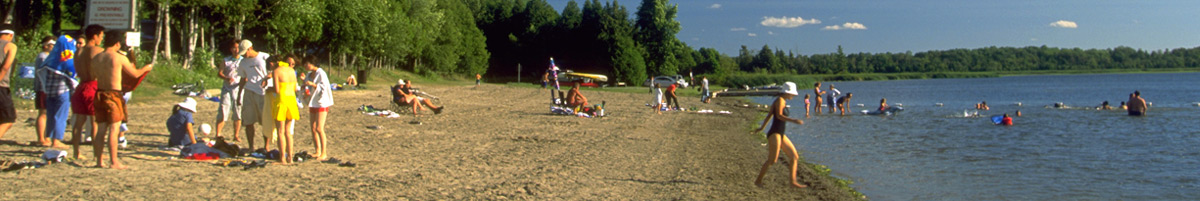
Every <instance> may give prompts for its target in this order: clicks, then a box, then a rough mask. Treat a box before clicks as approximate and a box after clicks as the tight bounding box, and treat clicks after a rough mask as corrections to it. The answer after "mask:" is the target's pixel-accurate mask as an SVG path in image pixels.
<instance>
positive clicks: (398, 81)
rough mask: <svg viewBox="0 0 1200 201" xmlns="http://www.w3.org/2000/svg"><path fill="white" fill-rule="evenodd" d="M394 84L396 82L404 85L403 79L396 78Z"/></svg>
mask: <svg viewBox="0 0 1200 201" xmlns="http://www.w3.org/2000/svg"><path fill="white" fill-rule="evenodd" d="M396 84H398V85H404V79H397V80H396Z"/></svg>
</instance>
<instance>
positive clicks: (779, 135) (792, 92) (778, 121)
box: [754, 82, 821, 188]
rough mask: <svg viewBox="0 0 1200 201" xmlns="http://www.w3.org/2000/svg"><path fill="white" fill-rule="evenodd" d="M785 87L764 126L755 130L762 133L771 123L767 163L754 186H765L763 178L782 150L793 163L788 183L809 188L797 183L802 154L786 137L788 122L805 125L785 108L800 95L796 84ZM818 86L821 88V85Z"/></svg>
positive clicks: (768, 132) (764, 120) (788, 83)
mask: <svg viewBox="0 0 1200 201" xmlns="http://www.w3.org/2000/svg"><path fill="white" fill-rule="evenodd" d="M784 85H785V87H784V88H783V93H780V94H779V96H777V97H775V103H773V104H771V110H770V112H769V113H767V117H766V118H765V119H763V123H762V126H760V127H759V128H758V129H756V130H754V132H755V133H757V132H761V131H762V130H763V129H764V128H766V127H767V122H771V130H767V161H766V162H764V163H763V165H762V169H760V170H759V171H758V179H755V180H754V185H757V186H759V187H762V186H763V181H762V179H763V176H765V175H766V174H767V169H768V168H769V167H771V165H772V164H775V161H776V160H778V158H779V151H780V150H783V151H785V152H784V153H786V154H787V155H788V157H789V159H791V161H792V162H791V163H790V164H789V165H791V167H789V169H788V170H789V171H788V172H789V173H790V174H791V179H790V180H788V181H791V183H792V186H793V187H796V188H804V187H808V186H805V185H802V184H800V183H799V182H796V168H797V166H796V165H797V164H798V162H797V161H798V160H800V154H799V153H797V152H796V147H795V145H793V144H792V141H791V140H789V139H788V137H787V135H786V134H787V132H786V129H787V123H788V122H792V123H796V124H804V121H802V120H800V119H793V118H791V117H788V110H787V109H786V108H785V107H787V100H790V99H792V98H793V97H796V95H800V93H799V92H797V91H796V83H792V82H786V83H784ZM817 86H818V87H819V86H820V85H817ZM818 94H819V93H818ZM818 97H819V95H818ZM820 107H821V106H820V105H817V108H820Z"/></svg>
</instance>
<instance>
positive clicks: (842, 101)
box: [793, 82, 885, 118]
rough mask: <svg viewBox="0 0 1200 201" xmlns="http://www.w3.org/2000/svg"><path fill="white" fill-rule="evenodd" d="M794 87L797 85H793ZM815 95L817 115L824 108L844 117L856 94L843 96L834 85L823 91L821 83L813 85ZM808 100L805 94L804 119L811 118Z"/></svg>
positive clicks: (830, 112)
mask: <svg viewBox="0 0 1200 201" xmlns="http://www.w3.org/2000/svg"><path fill="white" fill-rule="evenodd" d="M793 85H795V83H793ZM813 94H814V95H816V96H815V97H813V100H814V102H816V107H813V109H814V110H817V114H821V111H822V110H821V107H822V106H824V107H828V108H829V114H834V113H837V112H839V111H840V112H841V115H842V116H845V115H846V107H847V106H846V105H848V104H849V103H850V98H853V97H854V93H846V95H845V96H843V95H842V91H840V90H838V89H837V88H834V86H833V84H830V85H829V90H825V91H821V83H820V82H817V83H814V84H813ZM822 95H824V96H825V98H824V99H821V96H822ZM808 98H809V96H808V94H804V110H805V111H804V117H805V118H808V117H810V115H809V111H808V108H809V101H808ZM826 101H828V102H826ZM880 108H885V107H883V106H881V107H880ZM881 110H882V109H881Z"/></svg>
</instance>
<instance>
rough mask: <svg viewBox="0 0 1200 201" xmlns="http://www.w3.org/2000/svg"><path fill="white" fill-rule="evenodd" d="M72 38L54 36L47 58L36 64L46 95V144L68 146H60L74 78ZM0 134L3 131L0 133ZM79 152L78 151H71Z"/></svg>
mask: <svg viewBox="0 0 1200 201" xmlns="http://www.w3.org/2000/svg"><path fill="white" fill-rule="evenodd" d="M75 47H76V46H75V39H73V38H71V36H68V35H62V36H59V37H58V42H55V45H54V49H53V50H50V57H47V58H46V61H44V62H43V63H42V66H41V67H38V70H37V74H38V75H40V76H41V77H42V92H43V93H45V94H46V96H45V97H46V99H45V104H46V132H45V133H42V135H44V136H46V140H48V141H50V147H53V148H58V149H63V150H66V149H69V148H70V147H68V146H66V145H63V143H62V140H63V134H64V133H66V131H67V113H70V111H69V110H70V99H71V87H72V86H74V84H75V83H76V81H75V79H74V78H73V77H75ZM0 135H3V133H0ZM75 153H79V152H75Z"/></svg>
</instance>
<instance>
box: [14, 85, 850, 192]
mask: <svg viewBox="0 0 1200 201" xmlns="http://www.w3.org/2000/svg"><path fill="white" fill-rule="evenodd" d="M376 83H379V82H376ZM416 84H417V85H418V87H421V88H422V89H423V90H424V91H426V92H428V93H431V94H436V95H438V96H440V97H441V99H440V100H439V101H436V102H435V104H438V105H439V106H442V105H445V106H447V107H448V109H447V110H446V113H443V114H440V115H433V114H432V113H431V112H430V111H428V110H426V111H424V113H423V114H425V115H424V116H423V117H421V118H420V120H421V122H422V124H420V125H416V124H408V123H407V122H408V121H410V120H413V119H414V118H412V117H411V116H409V115H410V114H408V113H402V114H403V115H402V117H400V118H384V117H377V116H367V115H363V114H361V113H359V112H357V111H355V109H356V108H357V107H358V106H360V105H374V106H376V107H386V104H387V103H388V100H389V99H390V96H388V95H387V94H386V93H385V92H386V91H385V90H386V87H379V86H374V87H370V88H369V89H368V90H352V91H337V92H335V94H334V95H335V105H334V107H333V108H331V113H330V119H329V120H328V121H329V122H327V127H326V131H327V132H328V133H329V137H330V139H329V150H330V154H331V156H332V157H334V158H339V159H342V160H344V161H351V162H354V163H356V164H358V167H353V168H349V167H338V166H337V165H334V164H326V163H316V162H303V163H299V164H298V165H292V166H284V165H276V164H271V165H268V166H266V167H264V168H255V169H249V170H243V169H242V168H230V167H223V166H218V165H214V164H212V163H210V162H196V161H189V160H182V159H171V158H170V156H172V153H169V152H166V151H161V150H160V149H159V147H161V146H165V144H166V139H167V134H166V133H167V132H166V129H165V125H164V124H163V122H161V120H162V119H166V116H168V115H169V114H170V112H169V109H170V106H171V105H173V104H174V103H175V102H178V101H177V99H178V100H181V99H182V97H174V98H171V97H166V98H162V99H163V100H159V99H146V100H147V101H145V102H134V103H131V104H130V106H129V108H130V111H129V113H130V114H129V115H130V116H131V120H132V121H131V122H130V123H129V126H130V127H131V131H130V133H129V134H128V137H129V139H130V141H131V142H130V146H129V147H128V148H122V149H121V152H120V156H119V157H120V158H119V159H120V160H122V162H124V163H125V164H127V165H129V166H131V167H132V170H128V171H118V170H109V169H98V168H89V167H87V166H90V165H91V164H94V163H95V161H94V159H85V160H79V161H69V162H65V163H61V164H52V165H49V166H46V167H42V168H37V169H32V170H17V171H11V172H0V179H3V180H9V181H21V182H15V183H14V184H13V185H9V186H5V187H0V189H3V190H5V192H10V193H8V194H3V195H0V199H54V198H62V197H68V198H79V199H147V198H149V199H153V198H166V197H175V196H174V194H173V193H169V192H174V191H177V190H178V189H187V191H188V192H189V194H193V195H195V197H196V198H201V199H230V198H232V199H258V198H264V199H420V200H428V199H588V200H595V199H613V198H622V199H654V200H662V199H690V200H735V199H747V198H752V199H753V198H758V199H762V198H767V199H790V200H859V199H860V198H855V197H854V196H853V195H851V193H850V192H849V191H846V190H843V189H841V187H839V186H838V184H839V181H838V180H834V179H831V178H832V177H828V176H822V175H821V174H820V172H819V171H818V170H814V169H813V168H812V167H816V166H812V165H807V166H803V167H804V168H801V171H800V174H799V176H798V178H799V179H800V180H801V182H802V183H806V184H807V185H809V187H808V188H804V189H795V188H791V187H789V186H787V173H786V169H787V168H786V166H785V165H783V164H784V162H781V163H779V164H776V165H773V166H771V170H770V171H769V172H768V175H767V177H766V178H765V180H764V181H765V183H766V185H765V187H763V188H759V187H756V186H754V184H753V181H754V177H755V176H756V174H757V172H758V169H759V167H760V166H761V164H762V162H763V160H764V156H765V155H766V153H765V148H763V147H762V145H761V140H759V139H757V138H756V137H754V136H753V135H747V134H748V132H747V131H746V129H747V128H746V127H745V125H748V124H753V122H754V121H757V120H761V119H754V118H756V117H758V118H761V117H759V116H758V114H759V111H758V110H757V109H754V108H742V107H734V106H732V104H734V103H736V100H721V99H718V100H717V101H715V102H714V103H713V104H702V103H699V98H698V97H693V96H684V97H680V103H682V104H683V106H684V107H692V106H695V107H698V108H702V109H712V110H717V111H721V110H727V111H732V112H733V113H734V114H732V115H717V114H699V113H689V112H664V114H663V115H656V114H654V113H653V112H652V111H651V110H650V109H649V108H647V107H645V106H644V105H643V104H645V103H646V102H650V100H651V97H650V95H649V94H642V93H626V92H608V91H594V90H584V91H583V93H584V95H586V96H587V97H588V98H589V100H591V101H593V102H595V103H592V104H597V103H599V102H600V101H601V100H604V101H607V103H608V106H607V107H605V110H607V111H608V112H607V113H608V114H609V116H608V117H604V118H594V119H587V118H579V117H571V116H559V115H550V114H549V111H548V106H549V105H548V104H547V101H548V97H544V96H545V94H547V93H548V92H547V91H545V90H542V89H540V88H526V87H513V86H506V85H497V84H485V85H483V86H481V87H479V88H474V86H473V85H465V84H464V85H434V84H430V85H421V83H420V82H417V83H416ZM155 98H158V97H155ZM215 108H216V103H214V102H211V101H200V104H199V106H198V112H197V113H196V114H195V121H196V123H198V124H199V123H209V124H212V123H213V122H212V119H213V118H214V115H215ZM33 114H34V113H33V112H32V111H30V110H28V109H21V110H20V111H18V118H19V120H18V122H17V123H16V124H14V126H13V129H12V130H10V131H9V133H8V135H6V136H5V139H2V140H8V141H16V142H20V143H24V142H29V141H33V140H35V139H36V138H35V136H33V135H32V134H31V133H33V126H32V124H28V123H23V122H24V119H27V118H29V117H32V116H33ZM307 118H308V115H307V114H304V115H301V120H300V121H298V123H297V124H298V125H297V126H296V136H295V140H296V142H297V144H296V146H297V151H311V149H312V141H311V134H310V132H308V129H309V126H308V125H307V122H308V119H307ZM230 131H231V128H229V126H228V125H227V126H226V128H225V132H224V133H223V134H224V135H226V136H228V135H229V133H230ZM260 136H261V135H260ZM68 138H69V137H68ZM244 138H245V136H243V142H244ZM259 139H260V140H261V138H259ZM68 140H69V139H68ZM256 141H257V140H256ZM258 143H260V144H259V145H261V143H262V142H258ZM243 147H245V146H244V145H243ZM44 150H45V149H43V148H41V147H33V146H27V145H22V144H12V143H4V144H0V153H4V154H5V155H0V159H3V160H9V161H18V162H19V161H35V160H37V156H39V155H40V153H41V152H42V151H44ZM81 150H82V152H83V154H84V155H89V156H90V154H91V153H92V151H91V147H90V146H82V147H81ZM135 156H137V157H135ZM89 158H91V157H89ZM114 182H115V183H114ZM195 186H203V187H204V188H200V189H195V188H190V187H195ZM41 189H56V190H41ZM58 189H61V190H58ZM264 190H265V191H264ZM110 192H115V193H110ZM264 192H266V193H264Z"/></svg>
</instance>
